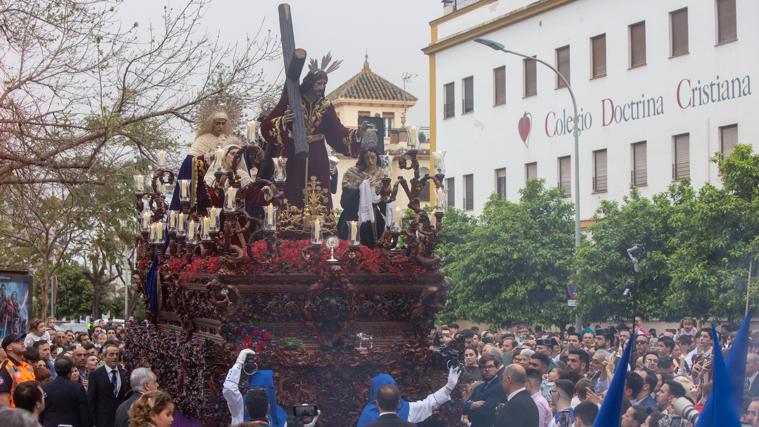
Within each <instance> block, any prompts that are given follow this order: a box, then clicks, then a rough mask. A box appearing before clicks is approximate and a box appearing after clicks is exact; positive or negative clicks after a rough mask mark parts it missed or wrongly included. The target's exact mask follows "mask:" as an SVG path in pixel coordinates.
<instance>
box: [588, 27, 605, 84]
mask: <svg viewBox="0 0 759 427" xmlns="http://www.w3.org/2000/svg"><path fill="white" fill-rule="evenodd" d="M590 51H591V52H590V59H591V61H592V64H591V77H592V78H594V79H595V78H598V77H603V76H605V75H606V34H601V35H598V36H595V37H592V38H591V39H590Z"/></svg>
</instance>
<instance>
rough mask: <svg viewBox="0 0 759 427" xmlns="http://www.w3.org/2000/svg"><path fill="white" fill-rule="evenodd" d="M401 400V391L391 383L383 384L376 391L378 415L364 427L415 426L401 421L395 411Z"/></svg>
mask: <svg viewBox="0 0 759 427" xmlns="http://www.w3.org/2000/svg"><path fill="white" fill-rule="evenodd" d="M400 402H401V392H400V391H398V387H396V386H394V385H392V384H385V385H384V386H382V388H380V389H379V391H378V392H377V407H378V408H379V413H380V416H379V418H378V419H377V420H376V421H372V422H371V423H369V424H367V425H366V427H416V424H413V423H410V422H407V421H403V420H402V419H401V417H399V416H398V414H396V413H395V411H396V409H397V408H398V405H399V404H400Z"/></svg>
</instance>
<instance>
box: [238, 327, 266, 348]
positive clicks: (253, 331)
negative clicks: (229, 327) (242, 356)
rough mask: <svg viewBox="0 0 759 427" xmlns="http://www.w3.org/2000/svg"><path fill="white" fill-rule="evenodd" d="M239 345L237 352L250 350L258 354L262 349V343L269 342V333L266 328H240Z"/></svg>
mask: <svg viewBox="0 0 759 427" xmlns="http://www.w3.org/2000/svg"><path fill="white" fill-rule="evenodd" d="M240 336H241V337H242V339H241V340H240V344H239V346H238V350H242V349H244V348H250V349H253V350H255V351H256V352H257V353H260V352H261V351H263V349H264V343H265V342H266V341H270V340H271V333H269V331H267V330H266V328H259V327H256V326H253V325H243V326H240Z"/></svg>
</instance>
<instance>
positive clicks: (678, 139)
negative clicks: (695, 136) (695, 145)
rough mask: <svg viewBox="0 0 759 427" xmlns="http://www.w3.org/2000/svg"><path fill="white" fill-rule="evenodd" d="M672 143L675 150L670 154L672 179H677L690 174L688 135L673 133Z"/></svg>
mask: <svg viewBox="0 0 759 427" xmlns="http://www.w3.org/2000/svg"><path fill="white" fill-rule="evenodd" d="M672 145H673V148H674V152H675V153H674V154H675V155H674V156H672V158H673V159H674V162H673V163H672V179H674V180H675V181H677V180H680V179H683V178H687V177H689V176H690V135H689V134H687V133H684V134H682V135H675V136H674V137H673V138H672Z"/></svg>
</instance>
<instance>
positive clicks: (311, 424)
mask: <svg viewBox="0 0 759 427" xmlns="http://www.w3.org/2000/svg"><path fill="white" fill-rule="evenodd" d="M321 414H322V411H321V410H319V409H317V410H316V416H315V417H314V419H313V420H311V422H310V423H308V424H303V427H314V426H315V425H316V422H317V421H319V415H321Z"/></svg>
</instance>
